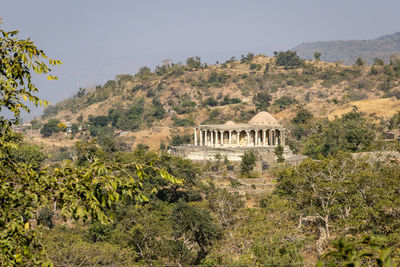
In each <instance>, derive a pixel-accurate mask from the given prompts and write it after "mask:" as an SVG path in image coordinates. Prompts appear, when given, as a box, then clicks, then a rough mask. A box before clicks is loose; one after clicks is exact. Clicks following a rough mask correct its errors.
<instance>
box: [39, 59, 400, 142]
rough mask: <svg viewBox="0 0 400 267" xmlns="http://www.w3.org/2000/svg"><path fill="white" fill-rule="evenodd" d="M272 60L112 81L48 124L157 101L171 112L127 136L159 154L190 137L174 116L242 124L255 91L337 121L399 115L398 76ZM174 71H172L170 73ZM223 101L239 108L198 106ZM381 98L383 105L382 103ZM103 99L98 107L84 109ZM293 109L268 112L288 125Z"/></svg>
mask: <svg viewBox="0 0 400 267" xmlns="http://www.w3.org/2000/svg"><path fill="white" fill-rule="evenodd" d="M274 60H275V59H274V58H269V57H264V56H256V57H255V58H254V59H253V60H252V61H251V63H241V62H240V61H234V62H230V63H227V64H221V65H213V66H208V68H206V69H199V70H188V69H187V68H186V69H185V67H183V66H182V67H180V68H181V69H182V70H183V71H181V74H180V73H179V72H178V75H173V74H171V73H172V72H173V70H174V68H170V70H169V71H168V72H167V74H164V75H161V76H160V75H157V74H154V73H150V74H149V73H148V74H145V75H139V74H137V75H135V76H130V75H127V76H124V77H122V76H121V77H122V78H121V77H118V79H117V80H116V82H115V86H114V88H112V87H111V88H110V86H107V84H106V85H104V86H102V87H98V88H97V89H96V90H93V91H92V92H90V93H88V94H87V95H85V96H83V97H79V98H78V97H75V98H74V99H68V100H65V101H63V102H61V103H59V104H57V106H58V109H59V111H58V113H57V114H56V115H55V116H52V117H50V118H58V119H60V120H62V121H67V120H68V121H72V122H76V121H77V118H78V117H79V116H80V115H82V116H83V118H84V120H87V118H88V116H89V115H90V114H91V115H106V114H107V113H108V110H109V109H111V108H121V107H122V108H129V106H130V105H131V104H132V103H134V102H135V101H137V99H139V98H141V97H143V98H144V99H145V101H146V102H147V103H151V101H152V99H153V98H154V97H156V98H158V99H159V100H160V102H161V103H162V104H163V106H164V109H165V110H170V111H171V112H170V113H167V116H166V117H165V118H164V119H163V120H161V121H155V122H153V123H152V125H151V126H150V125H146V124H143V125H142V126H141V128H140V129H139V131H137V132H133V133H131V134H130V136H134V137H135V141H134V142H135V144H136V143H146V144H148V145H150V147H151V148H158V146H159V144H160V142H161V141H162V140H164V141H166V139H167V137H168V136H170V135H172V134H177V133H183V132H187V133H191V131H192V127H175V126H173V121H172V119H171V118H172V117H173V116H177V117H178V118H190V117H191V118H193V119H194V121H195V123H196V124H199V123H202V122H203V121H205V120H206V119H208V118H209V114H210V112H211V111H212V110H215V109H218V110H219V115H218V116H217V117H216V118H215V119H214V120H218V121H220V122H224V121H227V120H231V119H232V120H236V121H240V120H241V121H243V122H245V121H247V119H248V118H249V117H250V115H251V114H247V115H246V114H245V113H244V115H243V116H242V117H240V113H241V112H243V111H248V110H254V109H255V105H254V104H253V102H252V99H253V96H254V95H255V94H257V93H258V92H259V91H260V90H268V91H269V92H270V93H271V94H272V96H273V101H275V100H277V99H279V98H280V97H282V96H290V97H293V98H295V99H296V100H297V101H298V105H301V106H305V107H306V108H307V109H309V110H310V111H312V112H313V114H314V115H315V116H317V117H325V116H330V117H332V116H334V115H340V114H342V113H344V112H346V111H348V110H349V109H351V108H352V107H353V106H354V105H356V106H358V108H359V109H360V110H361V111H363V112H365V113H367V114H375V116H377V117H384V118H388V117H390V116H392V115H393V114H394V113H395V112H397V110H399V107H400V104H399V101H397V100H395V99H394V98H390V97H388V96H390V94H391V93H393V92H396V91H399V89H400V87H399V82H398V81H397V80H398V79H397V80H396V79H395V78H394V79H393V76H394V77H397V76H396V75H397V74H396V72H392V73H391V75H387V74H386V72H387V71H385V70H384V69H385V68H384V67H383V66H376V67H375V68H376V69H377V70H378V74H376V75H370V74H369V73H370V68H371V67H369V66H365V67H355V66H344V65H339V64H334V63H327V62H317V61H307V62H306V67H302V68H298V69H289V70H285V69H284V68H282V67H277V66H275V64H274ZM267 63H268V64H269V65H270V66H271V67H270V71H269V72H268V74H267V75H265V74H264V68H265V65H266V64H267ZM250 64H260V66H261V67H262V68H261V69H260V70H251V69H250ZM177 68H178V67H177V66H175V69H177ZM213 72H216V73H217V74H219V75H221V74H223V73H224V74H226V75H227V77H228V78H227V79H226V81H225V82H221V83H218V82H209V77H210V75H211V73H213ZM389 78H390V87H391V89H390V90H389V91H386V92H384V91H382V89H381V88H382V84H383V83H384V82H385V81H387V80H388V79H389ZM149 92H150V93H149ZM183 95H188V96H189V97H190V100H191V101H194V102H195V103H196V106H195V107H194V108H193V109H192V112H188V113H186V114H176V113H175V112H174V111H173V109H174V107H177V106H180V100H179V99H181V97H182V96H183ZM223 96H229V97H231V98H233V97H236V98H239V99H241V100H242V103H240V104H231V105H226V106H216V107H210V106H204V105H202V102H203V101H204V100H205V99H207V98H208V97H213V98H215V99H217V100H218V101H221V100H222V98H221V97H223ZM384 97H386V99H382V98H384ZM103 98H104V100H103V101H100V102H97V103H92V104H90V103H89V102H93V101H99V99H100V100H101V99H103ZM93 99H95V100H93ZM296 108H297V105H293V106H290V107H289V108H287V109H285V110H280V109H279V108H278V107H276V106H272V107H271V108H270V112H271V113H273V114H274V115H275V116H276V117H277V118H278V119H279V120H281V121H282V122H283V123H285V122H287V121H288V120H290V118H291V117H292V115H293V114H294V112H295V110H296ZM47 119H48V118H46V120H47ZM128 136H129V135H128Z"/></svg>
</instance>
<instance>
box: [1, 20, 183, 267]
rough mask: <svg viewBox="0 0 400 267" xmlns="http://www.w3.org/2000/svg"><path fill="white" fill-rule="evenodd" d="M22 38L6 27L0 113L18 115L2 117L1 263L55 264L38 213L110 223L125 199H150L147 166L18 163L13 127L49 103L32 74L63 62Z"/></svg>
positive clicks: (45, 72) (16, 264) (3, 37)
mask: <svg viewBox="0 0 400 267" xmlns="http://www.w3.org/2000/svg"><path fill="white" fill-rule="evenodd" d="M17 34H18V31H11V32H7V31H5V30H3V29H1V28H0V96H1V98H0V111H6V110H8V111H9V112H11V114H12V118H6V117H4V116H1V117H0V181H1V187H0V203H1V213H0V265H2V266H30V265H40V264H41V265H51V263H50V262H49V261H48V260H47V259H46V256H45V252H44V250H43V247H42V244H41V243H40V242H39V240H38V238H37V235H36V232H35V229H33V228H32V225H31V220H32V219H34V218H35V214H36V213H37V211H38V209H39V208H40V207H42V206H45V205H49V204H52V205H55V206H57V207H58V209H59V210H60V211H61V213H62V214H63V215H64V216H66V217H70V218H74V219H79V220H89V219H90V220H98V221H100V222H102V223H106V222H109V221H110V220H111V218H110V217H109V216H108V215H107V214H106V210H108V209H109V208H110V207H112V206H113V203H115V202H116V201H118V200H120V199H121V198H124V197H126V198H132V199H134V201H136V202H140V201H145V200H146V197H144V195H143V194H141V192H140V188H141V182H140V180H141V179H144V178H145V177H146V172H145V168H146V167H145V166H143V165H139V164H131V166H130V168H133V170H136V172H135V175H128V174H127V172H124V171H123V169H124V168H125V167H128V166H121V165H117V164H114V165H109V166H107V165H105V164H103V163H101V162H98V161H95V162H94V163H92V164H91V165H90V166H88V167H76V166H74V165H72V164H71V163H66V164H64V165H62V166H61V167H59V168H55V169H53V170H50V169H43V170H35V169H34V168H32V165H30V164H29V163H26V162H19V161H17V160H13V159H12V157H11V154H12V149H13V148H15V147H16V143H15V141H14V140H13V139H12V138H10V136H11V135H12V129H11V126H13V125H16V124H18V123H19V121H20V112H21V110H26V111H29V108H28V106H27V102H26V101H29V102H32V103H33V104H35V105H40V104H46V103H47V102H46V101H42V100H41V99H39V97H38V96H37V95H36V93H37V92H38V88H37V87H36V86H35V85H34V84H33V82H32V78H33V76H32V73H36V74H49V73H50V71H51V70H50V67H49V66H55V65H59V64H61V62H60V61H59V60H53V59H50V58H48V57H47V56H46V54H45V53H44V52H43V50H40V49H38V48H37V47H36V46H35V45H34V43H33V42H32V41H31V40H30V39H20V38H18V37H17ZM47 78H48V79H50V80H51V79H55V77H54V76H51V75H48V76H47ZM153 169H154V168H153ZM154 170H155V171H156V172H157V173H158V175H160V176H161V177H163V178H164V179H167V180H169V181H171V182H181V181H180V180H177V179H175V178H174V177H172V176H171V175H169V174H168V173H167V172H165V171H163V170H160V169H157V168H155V169H154Z"/></svg>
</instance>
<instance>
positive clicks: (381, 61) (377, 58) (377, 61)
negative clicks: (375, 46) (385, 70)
mask: <svg viewBox="0 0 400 267" xmlns="http://www.w3.org/2000/svg"><path fill="white" fill-rule="evenodd" d="M374 65H378V66H383V65H385V61H383V60H382V59H380V58H379V57H376V58H374Z"/></svg>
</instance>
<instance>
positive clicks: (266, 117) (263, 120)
mask: <svg viewBox="0 0 400 267" xmlns="http://www.w3.org/2000/svg"><path fill="white" fill-rule="evenodd" d="M250 124H251V125H279V122H278V121H277V120H276V119H275V118H274V116H272V115H271V114H270V113H268V112H266V111H262V112H260V113H258V114H257V115H255V116H254V117H253V118H252V119H251V120H250Z"/></svg>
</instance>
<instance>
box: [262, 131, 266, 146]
mask: <svg viewBox="0 0 400 267" xmlns="http://www.w3.org/2000/svg"><path fill="white" fill-rule="evenodd" d="M265 137H266V131H265V130H263V131H262V144H263V146H266V144H265Z"/></svg>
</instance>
